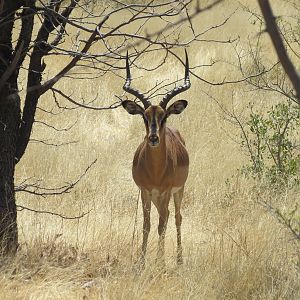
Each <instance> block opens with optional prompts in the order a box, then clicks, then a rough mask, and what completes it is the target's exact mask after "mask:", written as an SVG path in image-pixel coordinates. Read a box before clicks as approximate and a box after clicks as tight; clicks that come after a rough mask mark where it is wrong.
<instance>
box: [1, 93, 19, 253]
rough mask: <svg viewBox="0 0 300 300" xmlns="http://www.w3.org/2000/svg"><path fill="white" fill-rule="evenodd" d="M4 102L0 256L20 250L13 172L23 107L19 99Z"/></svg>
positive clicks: (2, 111)
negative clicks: (18, 248) (21, 107)
mask: <svg viewBox="0 0 300 300" xmlns="http://www.w3.org/2000/svg"><path fill="white" fill-rule="evenodd" d="M3 102H5V99H1V97H0V253H1V254H7V253H11V252H12V253H14V252H15V251H16V249H17V247H18V228H17V210H16V201H15V189H14V172H15V152H16V142H17V133H18V127H19V121H20V106H19V99H18V97H16V98H15V99H14V100H13V101H12V100H10V101H9V102H8V103H6V105H3Z"/></svg>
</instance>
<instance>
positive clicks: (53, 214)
mask: <svg viewBox="0 0 300 300" xmlns="http://www.w3.org/2000/svg"><path fill="white" fill-rule="evenodd" d="M17 210H18V211H23V210H27V211H31V212H34V213H38V214H47V215H52V216H56V217H60V218H62V219H64V220H78V219H81V218H83V217H84V216H86V215H88V214H89V213H90V212H91V211H92V210H91V209H90V210H89V211H87V212H84V213H82V214H80V215H78V216H74V217H70V216H65V215H62V214H59V213H55V212H53V211H48V210H37V209H33V208H29V207H26V206H23V205H17Z"/></svg>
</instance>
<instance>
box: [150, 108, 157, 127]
mask: <svg viewBox="0 0 300 300" xmlns="http://www.w3.org/2000/svg"><path fill="white" fill-rule="evenodd" d="M155 113H156V107H154V108H153V111H152V122H151V133H156V130H157V129H156V127H157V126H156V119H155Z"/></svg>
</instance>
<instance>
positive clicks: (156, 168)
mask: <svg viewBox="0 0 300 300" xmlns="http://www.w3.org/2000/svg"><path fill="white" fill-rule="evenodd" d="M145 152H146V153H145V154H146V162H147V169H148V170H149V173H151V174H153V176H155V177H156V178H159V177H160V175H161V174H162V172H163V171H164V170H165V168H166V165H167V161H166V159H167V147H166V129H165V128H164V129H163V131H162V132H161V133H160V143H159V144H158V146H156V147H151V146H150V145H149V143H148V141H147V144H146V151H145Z"/></svg>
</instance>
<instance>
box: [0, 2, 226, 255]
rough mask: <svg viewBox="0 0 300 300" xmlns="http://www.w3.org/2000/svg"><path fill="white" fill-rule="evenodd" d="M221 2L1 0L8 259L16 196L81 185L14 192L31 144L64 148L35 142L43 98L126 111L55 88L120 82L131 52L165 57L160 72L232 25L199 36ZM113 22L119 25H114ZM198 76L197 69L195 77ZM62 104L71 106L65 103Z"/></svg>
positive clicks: (2, 174) (0, 129)
mask: <svg viewBox="0 0 300 300" xmlns="http://www.w3.org/2000/svg"><path fill="white" fill-rule="evenodd" d="M221 2H222V0H214V1H211V2H210V4H208V5H207V6H200V1H195V0H180V1H175V0H168V1H162V0H148V1H144V2H141V1H139V2H136V3H131V2H130V1H123V2H122V1H117V0H110V1H108V0H107V1H101V7H100V9H99V7H98V9H93V6H94V5H97V1H94V0H49V1H48V0H14V1H12V0H0V249H2V250H1V252H2V253H8V252H15V251H16V249H17V246H18V232H17V221H16V220H17V219H16V218H17V206H16V201H15V193H16V192H27V193H31V194H37V195H40V196H47V195H51V194H57V193H64V192H68V191H69V190H70V189H71V188H73V187H74V185H75V183H76V182H77V181H76V180H75V181H74V183H71V184H70V185H67V186H62V187H60V188H58V189H52V188H47V187H45V186H42V185H41V183H40V182H39V181H35V182H27V181H25V182H23V183H21V184H19V185H18V186H15V183H14V178H15V166H16V164H17V163H18V162H19V161H20V160H21V159H22V157H23V155H24V153H25V151H26V149H27V145H28V143H29V141H30V140H31V141H32V142H34V141H35V142H41V143H43V144H46V145H52V146H59V144H58V143H53V142H50V141H47V140H34V139H33V138H32V137H31V134H32V128H33V125H34V123H36V122H35V115H36V111H37V108H38V104H39V99H40V97H41V96H42V95H43V94H45V93H48V95H49V98H50V97H52V99H53V101H54V102H55V104H56V105H57V109H59V110H61V111H68V110H70V109H74V108H78V107H80V108H85V109H93V110H99V111H101V110H104V109H113V108H116V107H118V106H120V103H121V100H120V97H118V98H117V100H116V101H115V102H114V103H113V101H111V102H110V103H111V105H109V106H108V107H104V106H103V105H101V102H100V104H99V102H97V101H99V100H97V99H92V100H91V99H85V100H83V99H78V98H76V97H74V96H73V95H70V94H68V92H67V91H64V90H62V89H61V88H58V87H57V85H56V83H57V82H58V81H60V80H61V79H63V78H64V80H67V79H70V78H71V79H72V80H80V79H81V78H95V77H101V76H106V75H107V74H114V76H120V75H119V74H121V73H120V72H119V73H118V71H119V70H122V71H123V70H124V68H125V63H124V62H125V55H126V51H127V50H129V53H130V60H131V63H132V64H134V65H135V66H136V64H137V63H136V59H137V58H138V57H139V56H140V55H141V54H143V53H147V52H153V51H161V52H162V53H164V58H163V60H161V61H159V62H158V63H157V65H156V66H154V67H153V68H154V69H155V68H158V67H159V66H160V65H161V64H163V63H164V62H165V60H166V58H167V57H168V56H169V55H173V56H176V53H175V52H174V51H173V50H174V49H175V48H176V47H181V46H184V47H188V46H189V45H190V44H191V43H194V42H200V41H203V40H205V34H207V33H208V32H209V31H210V30H217V29H218V27H221V26H223V25H224V24H225V23H226V19H225V20H224V22H223V23H222V24H217V25H215V26H212V27H211V28H206V29H205V30H203V31H202V32H197V31H196V29H195V28H194V26H193V20H194V19H195V17H196V16H197V15H199V14H200V13H202V12H203V11H208V10H210V9H212V8H213V7H215V6H216V5H218V4H219V3H221ZM128 3H129V4H128ZM98 5H99V3H98ZM111 19H114V20H119V22H118V23H116V22H115V21H114V22H111ZM152 20H157V21H159V22H160V24H161V26H160V28H159V30H157V31H151V32H147V28H148V27H147V26H148V23H150V22H151V21H152ZM128 25H133V26H131V27H129V26H128ZM129 28H134V29H129ZM183 29H184V30H185V31H187V30H188V31H189V32H190V33H189V37H188V38H187V37H185V38H184V37H181V35H180V32H181V30H183ZM66 40H68V41H72V47H71V49H70V48H68V46H67V44H68V45H69V43H66ZM212 42H218V41H212ZM220 42H230V41H220ZM99 49H101V50H99ZM54 55H56V56H61V57H66V59H65V61H66V63H65V65H63V66H62V67H61V69H60V70H59V71H58V72H57V73H56V74H54V75H51V76H52V77H51V76H50V78H47V76H46V75H45V74H46V73H47V74H51V65H50V64H49V65H47V64H46V62H47V58H48V57H50V56H54ZM123 58H124V60H123ZM182 63H183V61H182ZM139 67H142V66H139ZM71 70H72V73H71V72H70V71H71ZM74 70H80V72H79V71H78V72H74ZM194 70H195V68H193V66H192V67H191V72H193V71H194ZM52 73H53V70H52ZM124 73H125V72H124ZM20 74H22V76H23V77H25V78H26V79H25V82H26V88H24V91H22V93H20V91H21V90H22V86H21V83H20V82H21V79H20V78H21V75H20ZM122 74H123V72H122ZM48 76H49V75H48ZM160 88H165V86H163V85H162V84H161V85H158V86H156V87H155V88H154V89H152V90H150V91H148V92H149V94H150V96H151V94H153V93H154V92H158V91H159V89H160ZM21 95H24V98H23V96H21ZM75 95H76V94H75ZM21 97H22V99H21ZM62 98H63V99H64V101H67V102H68V103H69V104H70V106H68V107H66V106H65V105H62V104H61V102H60V101H61V100H60V99H62ZM97 103H98V104H97ZM40 109H41V110H43V112H44V113H46V114H54V112H53V111H52V110H51V109H50V108H45V107H43V108H42V107H40ZM38 122H39V124H43V125H44V126H48V127H49V128H52V129H53V130H57V131H59V130H66V129H59V128H57V127H56V126H55V124H47V123H46V121H45V120H39V121H38ZM87 170H88V169H87ZM87 170H86V171H87ZM86 171H84V173H83V175H84V174H85V173H86ZM80 178H81V177H80ZM23 209H26V208H25V207H23V206H19V210H23ZM33 211H35V210H33Z"/></svg>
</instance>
